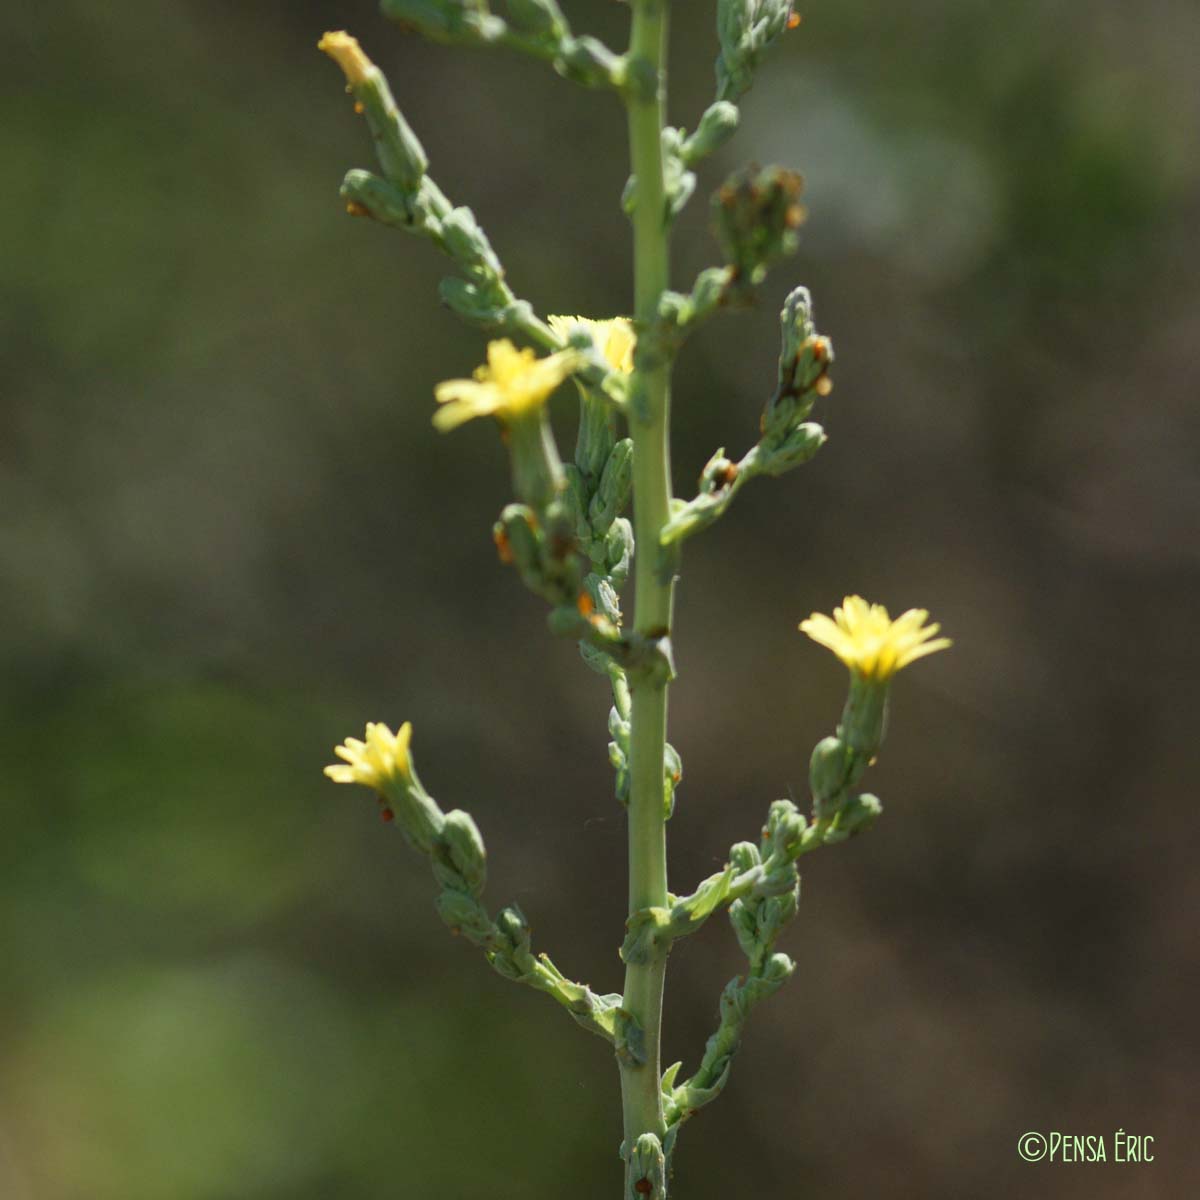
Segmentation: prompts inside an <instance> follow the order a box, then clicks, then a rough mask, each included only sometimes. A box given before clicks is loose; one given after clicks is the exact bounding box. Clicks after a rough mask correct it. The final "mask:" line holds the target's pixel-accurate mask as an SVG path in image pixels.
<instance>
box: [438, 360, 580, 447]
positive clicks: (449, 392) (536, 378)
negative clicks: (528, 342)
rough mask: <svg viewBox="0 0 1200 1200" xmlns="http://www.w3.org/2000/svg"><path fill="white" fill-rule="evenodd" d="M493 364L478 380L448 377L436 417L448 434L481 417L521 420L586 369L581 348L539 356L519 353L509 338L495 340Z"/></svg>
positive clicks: (477, 372) (478, 374) (482, 370)
mask: <svg viewBox="0 0 1200 1200" xmlns="http://www.w3.org/2000/svg"><path fill="white" fill-rule="evenodd" d="M487 358H488V360H487V365H486V366H482V367H477V368H476V370H475V378H474V379H448V380H447V381H446V382H445V383H439V384H438V386H437V389H436V390H435V392H434V395H435V396H436V397H437V402H438V403H439V404H441V405H444V406H445V407H443V408H440V409H438V411H437V412H436V413H434V415H433V423H434V424H435V425H436V426H437V427H438V428H439V429H440V430H442V432H443V433H444V432H445V431H446V430H448V429H454V428H456V427H457V426H459V425H461V424H462V423H463V422H464V421H470V420H472V419H473V418H475V417H489V416H490V417H515V416H520V415H521V413H526V412H532V411H533V410H535V409H538V408H540V407H541V406H542V405H543V404H545V402H546V398H547V397H548V396H549V395H550V393H551V392H552V391H554V389H555V388H556V387H558V385H559V384H560V383H562V381H563V380H564V379H566V378H567V376H568V375H570V374H571V373H572V372H573V371H575V370H576V369H577V368H578V367H580V366H582V365H583V356H582V355H581V354H579V353H578V352H577V351H575V350H560V351H559V352H558V353H557V354H551V355H550V356H549V357H548V358H538V357H537V355H536V354H534V352H533V351H532V350H528V349H526V350H518V349H517V348H516V346H514V345H513V344H512V342H510V341H509V340H508V339H507V338H502V339H501V340H500V341H498V342H489V343H488V349H487Z"/></svg>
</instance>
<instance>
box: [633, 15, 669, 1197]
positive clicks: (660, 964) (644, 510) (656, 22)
mask: <svg viewBox="0 0 1200 1200" xmlns="http://www.w3.org/2000/svg"><path fill="white" fill-rule="evenodd" d="M666 10H667V0H634V5H633V37H632V42H631V45H630V50H629V58H628V65H629V69H630V73H631V76H632V77H633V78H640V79H644V80H649V79H653V80H655V81H656V86H655V87H653V88H648V89H645V90H643V89H641V88H637V87H633V88H630V89H629V91H628V93H627V105H628V110H629V140H630V156H631V161H632V167H633V174H634V176H635V177H636V180H637V184H636V187H637V192H636V203H635V209H634V213H633V229H634V274H635V307H634V315H635V318H636V320H637V323H638V328H639V334H640V335H641V337H642V345H641V346H640V347H639V353H638V355H637V363H636V368H635V375H634V380H633V401H632V403H631V405H630V413H629V421H630V434H631V436H632V438H633V444H634V459H633V463H634V467H633V472H634V488H633V497H634V499H633V521H634V534H635V540H636V546H637V552H636V558H635V572H636V574H635V580H636V584H635V588H636V615H635V621H634V627H635V630H636V631H637V632H638V633H639V634H642V635H644V636H651V637H661V636H666V635H667V634H668V633H669V631H670V627H671V608H672V599H673V590H674V575H675V569H674V553H673V551H671V550H667V549H664V548H663V547H662V546H661V544H660V541H659V535H660V533H661V531H662V528H663V526H664V525H665V524H666V523H667V520H668V519H669V517H670V498H671V484H670V479H671V472H670V446H669V439H668V431H669V423H670V362H669V360H668V359H667V358H666V357H665V356H664V355H663V354H662V353H661V351H659V350H658V349H657V347H655V345H654V344H653V339H652V338H651V337H650V336H648V332H649V330H650V328H651V327H652V325H653V323H654V321H655V318H656V316H657V312H658V303H659V299H660V297H661V296H662V294H663V292H664V291H665V290H666V288H667V285H668V243H667V236H668V231H667V220H666V213H667V204H666V194H665V189H664V185H663V159H662V140H661V139H662V127H663V107H664V94H665V90H666V83H665V59H666V33H667V11H666ZM630 694H631V700H632V729H631V733H630V744H631V750H630V759H631V762H630V776H631V792H630V801H629V911H630V913H631V914H633V913H636V912H638V911H639V910H641V909H644V908H650V907H663V906H665V905H666V903H667V853H666V814H665V811H664V803H663V755H664V747H665V744H666V735H667V684H666V681H665V680H664V679H663V678H662V676H661V674H659V673H651V672H644V673H640V674H638V675H635V676H633V677H632V678H631V679H630ZM666 954H667V950H666V947H663V948H662V949H661V950H656V951H655V953H654V955H653V957H652V958H651V959H650V961H648V962H643V963H631V964H629V966H628V968H627V971H626V975H625V992H624V1003H623V1007H624V1008H625V1010H626V1011H627V1012H628V1013H629V1014H630V1015H631V1016H632V1017H633V1018H634V1019H635V1020H636V1021H637V1023H638V1024H639V1025H640V1026H641V1028H642V1031H643V1034H644V1037H645V1061H644V1062H643V1063H641V1064H634V1063H628V1062H626V1063H625V1064H623V1065H622V1069H621V1095H622V1102H623V1107H624V1121H625V1145H626V1148H627V1150H628V1151H630V1152H632V1149H633V1147H634V1145H635V1144H636V1142H637V1140H638V1138H639V1137H641V1136H642V1135H644V1134H647V1133H650V1134H654V1135H655V1136H656V1137H658V1138H660V1139H661V1138H663V1137H664V1136H665V1134H666V1123H665V1121H664V1117H663V1105H662V1093H661V1088H660V1086H659V1080H660V1076H661V1056H660V1029H661V1024H662V996H663V979H664V975H665V972H666ZM638 1182H639V1181H638V1180H636V1179H631V1178H627V1179H626V1187H625V1194H626V1196H635V1195H637V1194H638V1192H637V1190H636V1185H637V1183H638Z"/></svg>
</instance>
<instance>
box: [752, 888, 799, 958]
mask: <svg viewBox="0 0 1200 1200" xmlns="http://www.w3.org/2000/svg"><path fill="white" fill-rule="evenodd" d="M799 903H800V887H799V884H796V883H794V884H793V885H792V888H791V891H787V892H782V893H780V894H779V895H778V896H768V897H767V898H766V899H765V900H763V901H762V903H761V904H760V905H759V906H758V937H759V941H760V942H761V943H762V945H764V946H770V945H772V944H773V943H774V941H775V939H776V938H778V937H779V935H780V933H782V932H783V929H784V927H785V926H786V925H788V923H789V922H791V921H792V920H794V919H795V916H796V910H797V908H798V907H799Z"/></svg>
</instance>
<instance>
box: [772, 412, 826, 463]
mask: <svg viewBox="0 0 1200 1200" xmlns="http://www.w3.org/2000/svg"><path fill="white" fill-rule="evenodd" d="M828 440H829V439H828V438H827V437H826V435H825V430H824V429H823V428H822V427H821V426H820V425H818V424H817V423H816V422H815V421H805V422H803V424H800V425H797V426H796V427H795V428H794V429H792V430H791V431H790V432H789V433H787V434H786V435H785V436H784V438H783V439H782V440H781V441H780V442H779V444H778V445H776V446H769V445H764V446H763V448H762V452H761V455H760V457H759V469H760V470H761V471H762V472H763V474H765V475H782V474H783V473H784V472H785V471H790V470H791V469H792V468H793V467H798V466H800V465H801V464H802V463H806V462H808V461H809V459H811V458H812V457H813V455H815V454H816V452H817V451H818V450H820V448H821V447H822V446H823V445H825V443H826V442H827V441H828ZM764 441H765V439H764Z"/></svg>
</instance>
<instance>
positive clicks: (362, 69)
mask: <svg viewBox="0 0 1200 1200" xmlns="http://www.w3.org/2000/svg"><path fill="white" fill-rule="evenodd" d="M317 49H318V50H323V51H324V52H325V53H326V54H328V55H329V57H330V58H332V59H334V60H335V61H336V62H337V65H338V66H339V67H341V68H342V70H343V71H344V72H345V73H346V82H347V83H349V84H350V86H351V87H357V86H358V85H359V84H360V83H363V82H364V81H365V80H366V78H367V72H368V71H370V70H371V69H372V67H373V66H374V64H373V63H372V62H371V60H370V59H369V58H368V57H367V56H366V55H365V54H364V53H363V52H362V47H361V46H360V45H359V44H358V38H353V37H351V36H350V35H349V34H348V33H346V32H345V30H338V31H337V32H335V33H327V34H325V36H324V37H322V38H321V40H320V41H319V42H318V43H317Z"/></svg>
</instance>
